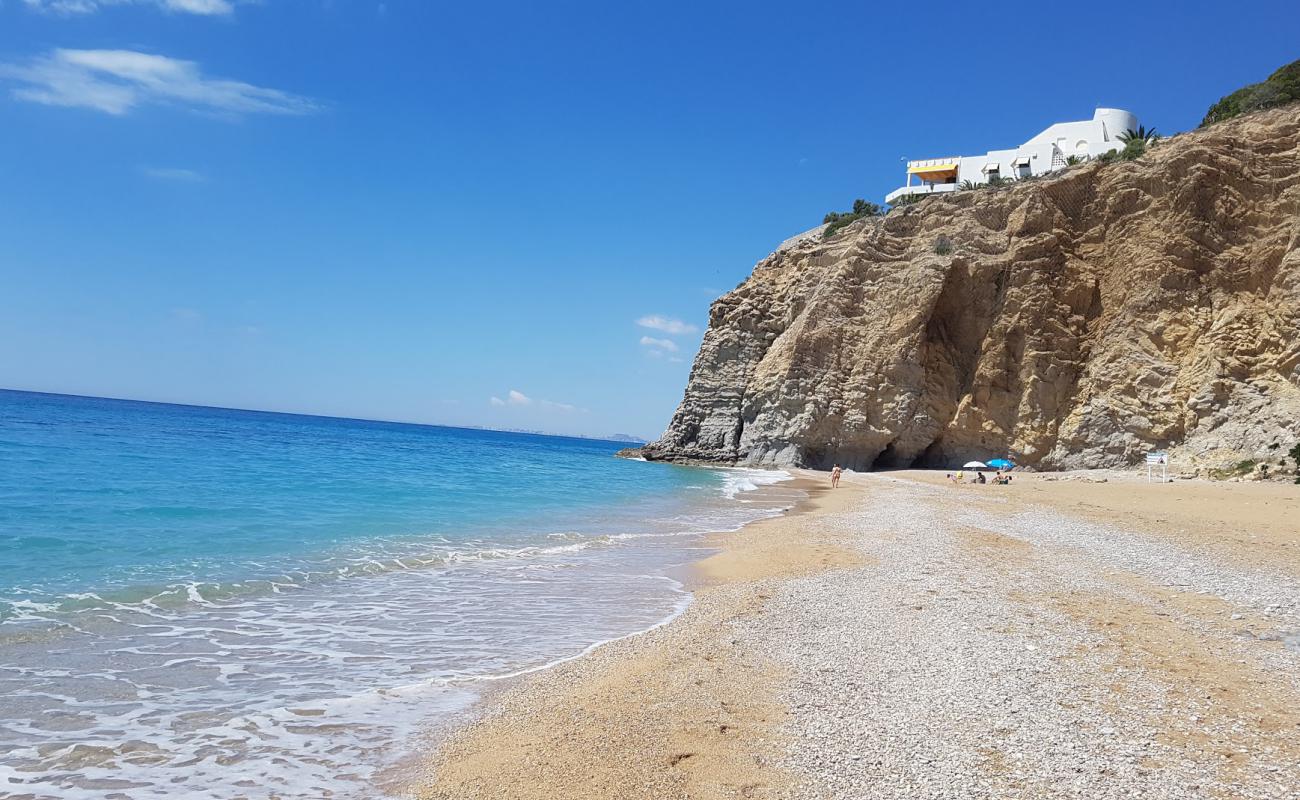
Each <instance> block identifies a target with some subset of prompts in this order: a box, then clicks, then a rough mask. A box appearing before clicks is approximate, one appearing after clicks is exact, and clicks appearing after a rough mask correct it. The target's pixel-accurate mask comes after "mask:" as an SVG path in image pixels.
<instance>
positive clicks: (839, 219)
mask: <svg viewBox="0 0 1300 800" xmlns="http://www.w3.org/2000/svg"><path fill="white" fill-rule="evenodd" d="M887 210H888V209H885V208H882V207H881V206H878V205H876V204H875V203H868V202H867V201H866V200H863V199H861V198H858V199H857V200H854V201H853V210H852V211H849V212H846V213H840V212H839V211H832V212H830V213H829V214H827V215H826V216H825V217H823V218H822V223H823V224H825V225H826V230H825V231H823V232H822V238H823V239H826V238H829V237H830V236H831V235H832V234H834V233H836V232H837V231H839V230H840V229H841V228H843V227H845V226H846V225H848V224H849V223H851V222H854V221H856V220H860V219H864V218H866V217H880V216H884V214H885V212H886V211H887Z"/></svg>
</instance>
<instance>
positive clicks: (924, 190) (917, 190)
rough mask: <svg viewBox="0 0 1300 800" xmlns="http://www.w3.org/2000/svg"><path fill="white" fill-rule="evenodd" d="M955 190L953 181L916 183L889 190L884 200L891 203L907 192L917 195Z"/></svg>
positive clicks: (907, 193) (955, 185) (955, 186)
mask: <svg viewBox="0 0 1300 800" xmlns="http://www.w3.org/2000/svg"><path fill="white" fill-rule="evenodd" d="M955 191H957V184H955V183H921V184H917V185H916V186H901V187H899V188H897V189H895V190H894V191H892V192H890V193H889V194H887V195H885V202H886V203H893V202H894V201H895V200H897V199H898V198H900V197H903V196H905V195H909V194H914V195H918V196H919V195H927V194H940V193H942V192H955Z"/></svg>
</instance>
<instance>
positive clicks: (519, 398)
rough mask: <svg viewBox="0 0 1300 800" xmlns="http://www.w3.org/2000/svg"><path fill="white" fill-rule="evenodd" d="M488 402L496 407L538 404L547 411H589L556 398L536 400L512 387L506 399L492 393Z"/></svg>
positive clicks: (569, 412) (567, 412) (568, 412)
mask: <svg viewBox="0 0 1300 800" xmlns="http://www.w3.org/2000/svg"><path fill="white" fill-rule="evenodd" d="M488 403H489V404H490V405H491V406H493V407H494V408H505V407H506V406H532V405H536V406H537V407H539V408H543V409H546V410H547V411H562V412H564V413H565V414H572V413H574V412H575V411H576V412H580V413H583V414H586V413H587V409H585V408H578V407H577V406H575V405H573V404H572V403H557V402H555V401H554V400H542V399H537V400H534V399H533V398H531V397H529V396H528V395H526V394H524V393H523V392H521V391H519V390H518V389H511V390H510V391H509V392H508V393H506V398H505V399H504V400H502V399H501V398H500V397H497V396H496V395H492V396H491V397H489V398H488Z"/></svg>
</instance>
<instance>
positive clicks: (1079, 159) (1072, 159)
mask: <svg viewBox="0 0 1300 800" xmlns="http://www.w3.org/2000/svg"><path fill="white" fill-rule="evenodd" d="M1087 160H1088V157H1087V156H1066V157H1065V166H1067V167H1077V166H1079V165H1080V164H1082V163H1083V162H1085V161H1087Z"/></svg>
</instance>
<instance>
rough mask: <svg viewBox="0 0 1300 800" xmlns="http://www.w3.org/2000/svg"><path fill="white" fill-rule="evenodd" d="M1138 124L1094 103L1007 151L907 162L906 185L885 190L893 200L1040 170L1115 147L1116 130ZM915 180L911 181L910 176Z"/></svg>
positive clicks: (1133, 118) (1119, 111) (1123, 113)
mask: <svg viewBox="0 0 1300 800" xmlns="http://www.w3.org/2000/svg"><path fill="white" fill-rule="evenodd" d="M1137 127H1138V119H1137V117H1136V116H1135V115H1133V114H1131V113H1130V112H1128V111H1124V110H1122V109H1118V108H1099V109H1097V111H1096V113H1094V114H1093V115H1092V119H1090V120H1084V121H1082V122H1058V123H1056V124H1055V125H1052V126H1051V127H1049V128H1048V129H1047V130H1045V131H1043V132H1042V133H1040V134H1038V135H1037V136H1035V137H1034V138H1032V139H1030V140H1029V141H1027V142H1025V143H1024V144H1022V145H1020V146H1019V147H1016V148H1014V149H1011V150H990V151H989V152H987V153H985V154H984V155H982V156H953V157H951V158H926V159H921V160H920V161H909V162H907V184H906V185H905V186H901V187H899V188H897V189H895V190H894V191H892V192H890V193H889V194H887V195H885V202H887V203H892V202H894V201H895V200H897V199H898V198H899V197H903V196H905V195H909V194H912V195H925V194H933V193H936V192H951V191H955V190H956V189H958V188H959V187H960V186H961V184H962V183H963V182H964V181H970V182H971V183H973V184H980V183H988V180H989V178H992V177H994V176H997V177H1002V178H1021V177H1027V176H1030V175H1042V174H1043V173H1046V172H1052V171H1053V170H1058V169H1060V168H1061V167H1064V166H1065V165H1066V159H1067V158H1069V157H1070V156H1080V157H1089V158H1090V157H1092V156H1097V155H1101V154H1102V153H1105V152H1108V151H1111V150H1119V149H1122V148H1123V147H1124V143H1123V142H1121V141H1120V140H1119V136H1120V134H1122V133H1124V131H1126V130H1129V129H1130V128H1132V129H1136V128H1137ZM914 179H915V180H916V181H917V182H916V183H913V180H914Z"/></svg>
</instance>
